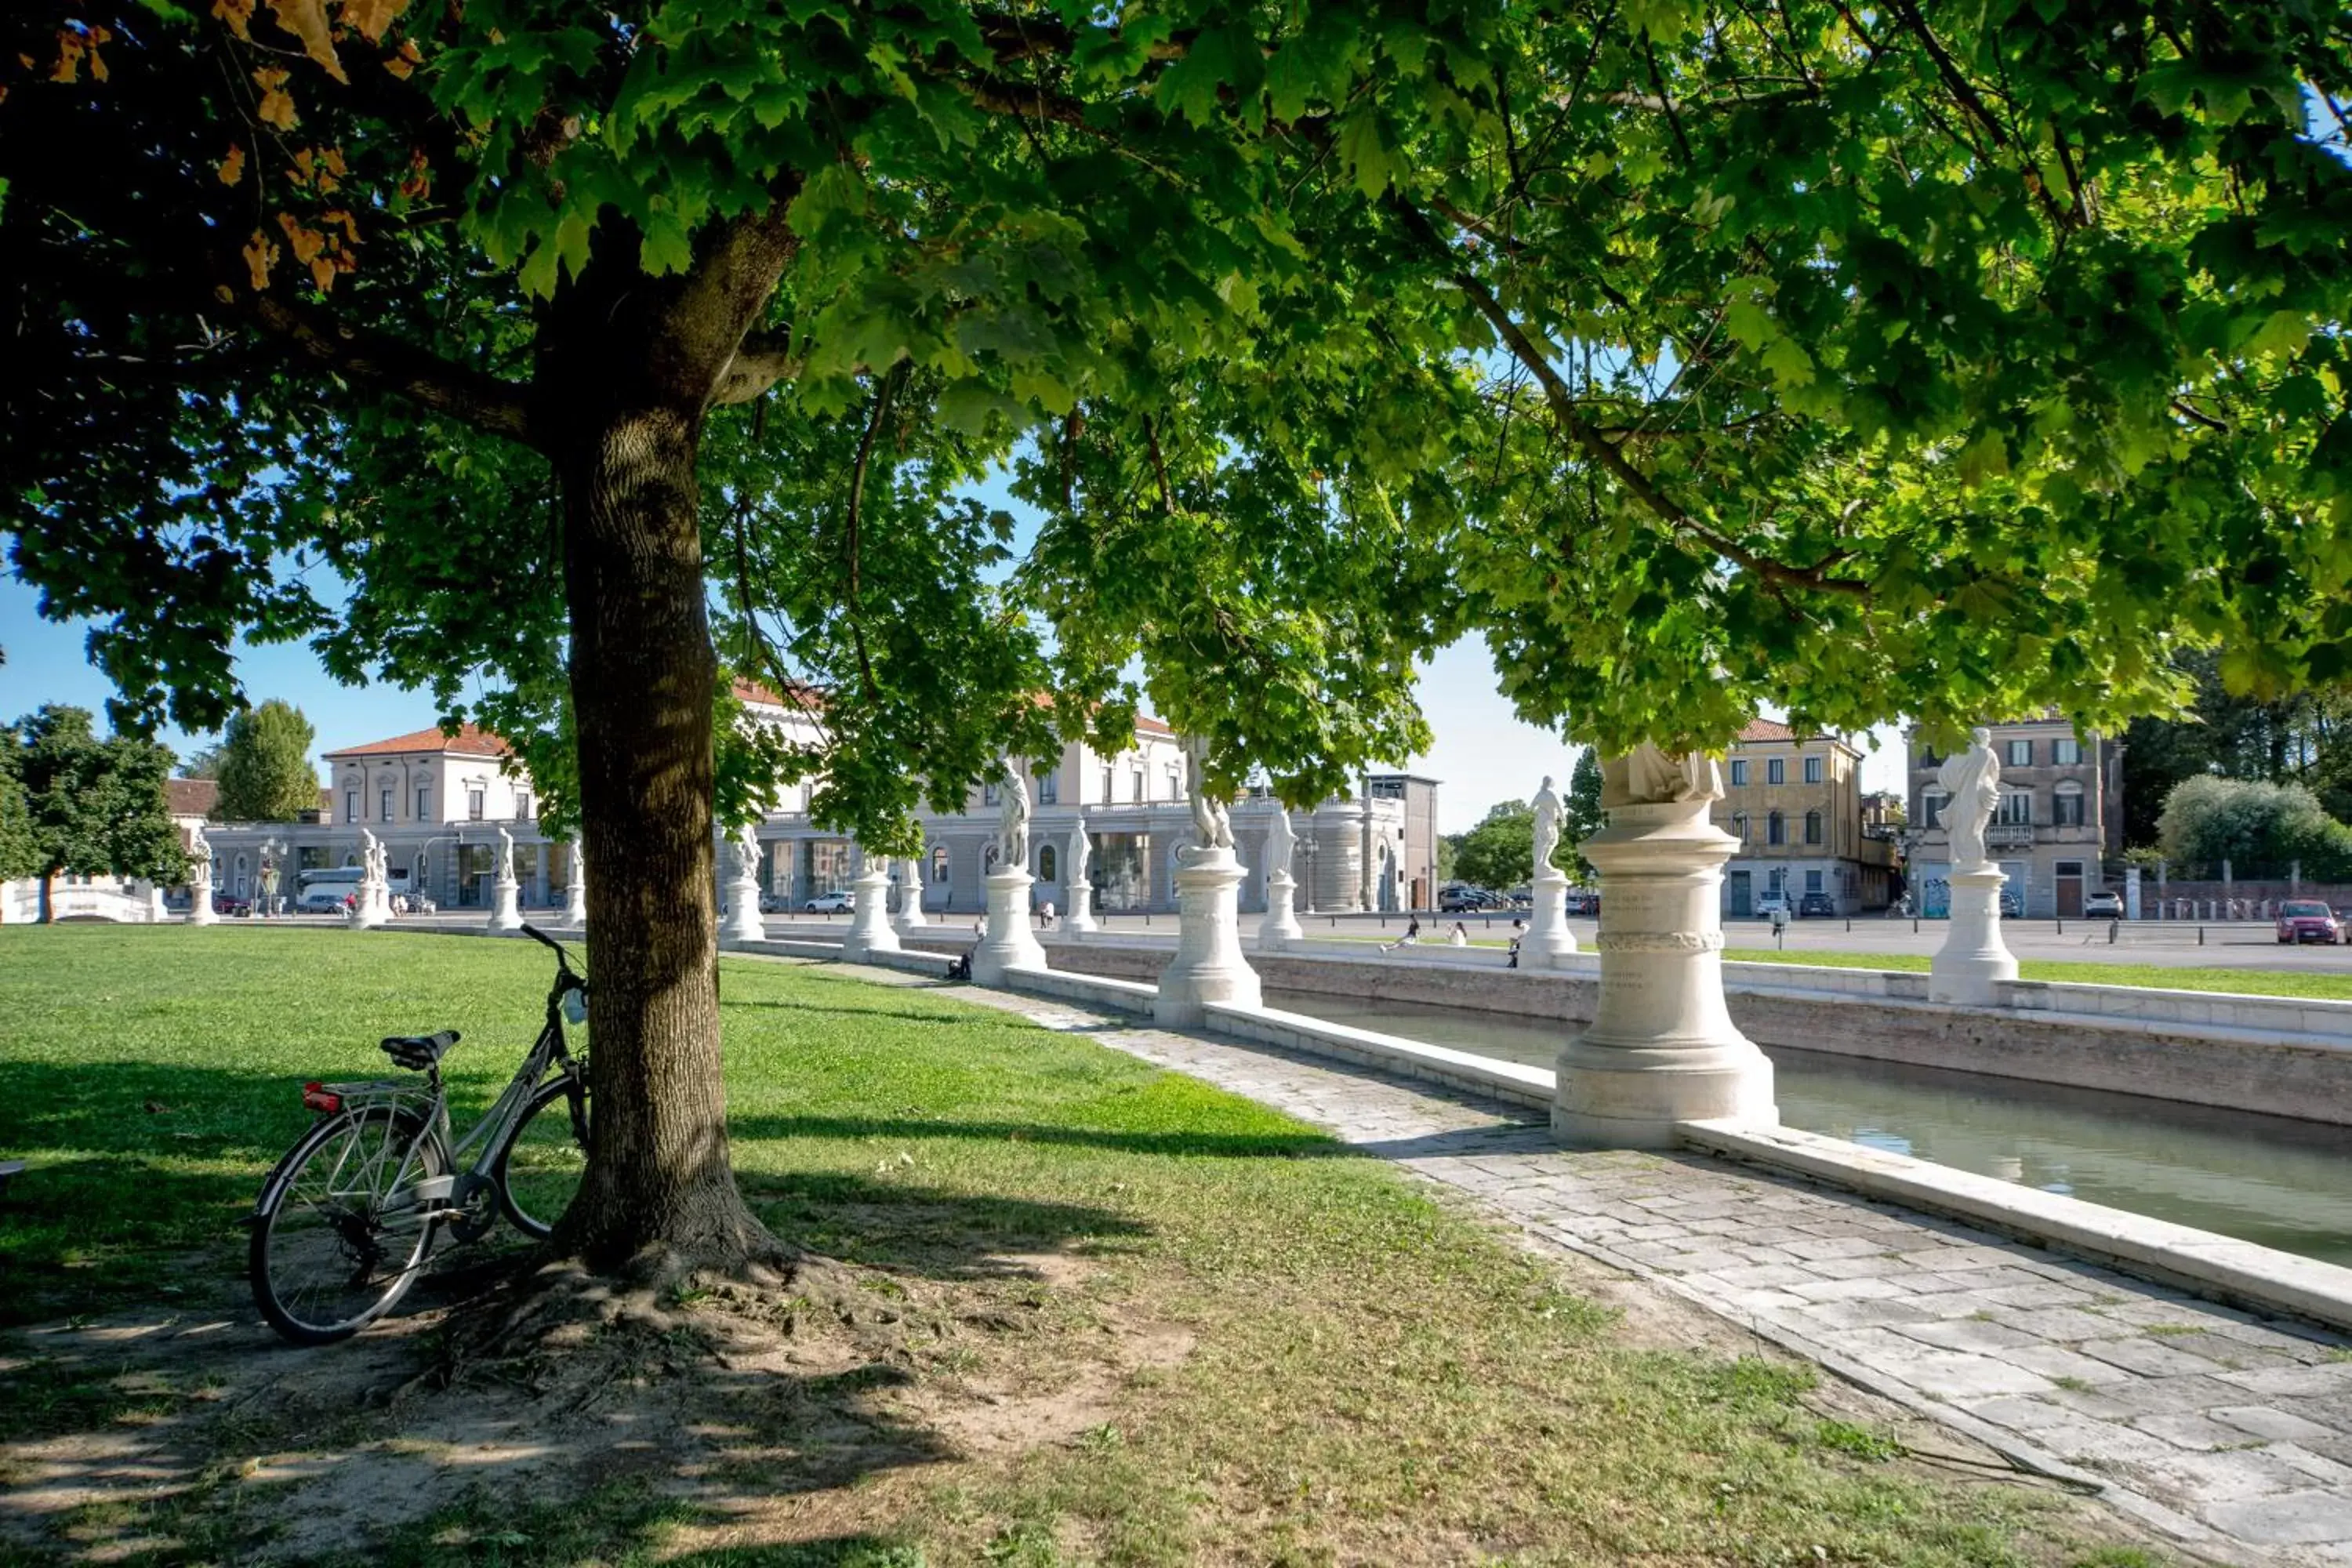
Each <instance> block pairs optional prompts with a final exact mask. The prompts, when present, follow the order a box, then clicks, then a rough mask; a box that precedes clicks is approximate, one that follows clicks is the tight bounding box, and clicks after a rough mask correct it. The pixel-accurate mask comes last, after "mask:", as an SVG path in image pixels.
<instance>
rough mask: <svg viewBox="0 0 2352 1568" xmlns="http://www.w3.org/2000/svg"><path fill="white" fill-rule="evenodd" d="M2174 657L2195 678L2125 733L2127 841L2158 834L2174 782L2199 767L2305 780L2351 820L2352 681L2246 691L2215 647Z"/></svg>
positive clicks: (2333, 810) (2341, 817)
mask: <svg viewBox="0 0 2352 1568" xmlns="http://www.w3.org/2000/svg"><path fill="white" fill-rule="evenodd" d="M2173 665H2174V668H2176V669H2177V670H2178V671H2179V673H2180V675H2181V677H2182V678H2183V679H2185V680H2186V681H2188V682H2189V683H2190V684H2191V686H2192V687H2193V695H2192V696H2191V697H2190V699H2189V703H2188V706H2187V707H2186V708H2185V709H2184V710H2182V711H2181V712H2180V713H2179V714H2178V715H2176V716H2174V717H2170V718H2148V719H2137V720H2134V721H2132V723H2131V725H2130V726H2129V727H2128V728H2127V729H2126V730H2125V731H2124V734H2123V742H2124V757H2123V775H2124V782H2123V790H2124V800H2123V805H2124V842H2125V843H2126V844H2129V845H2153V844H2155V843H2157V842H2158V817H2159V816H2161V814H2162V812H2163V810H2164V805H2165V802H2166V801H2167V800H2168V799H2169V798H2170V796H2171V794H2172V791H2173V788H2174V786H2175V785H2177V784H2180V783H2181V782H2182V781H2183V780H2186V779H2190V778H2194V777H2197V776H2198V775H2199V774H2201V773H2216V774H2219V775H2221V777H2223V778H2231V779H2252V780H2257V781H2261V782H2264V783H2269V784H2307V785H2309V786H2310V787H2311V789H2312V791H2313V793H2314V794H2315V795H2318V797H2319V800H2320V804H2321V805H2323V806H2325V807H2326V810H2327V812H2328V815H2330V816H2334V817H2335V818H2336V820H2338V821H2346V820H2352V690H2347V689H2345V688H2344V687H2343V686H2341V685H2321V686H2317V687H2314V688H2311V689H2305V690H2299V691H2290V692H2284V693H2278V694H2273V695H2271V696H2266V697H2265V696H2252V695H2248V694H2245V693H2242V692H2235V691H2232V690H2231V689H2230V688H2229V686H2228V685H2227V683H2226V682H2225V681H2224V680H2223V679H2222V674H2221V659H2220V657H2219V656H2218V655H2217V654H2215V653H2213V652H2211V651H2197V652H2190V653H2184V654H2181V655H2179V656H2178V657H2176V658H2175V659H2174V660H2173Z"/></svg>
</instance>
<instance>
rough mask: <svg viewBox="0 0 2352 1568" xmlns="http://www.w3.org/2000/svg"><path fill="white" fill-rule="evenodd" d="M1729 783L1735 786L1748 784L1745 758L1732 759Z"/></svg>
mask: <svg viewBox="0 0 2352 1568" xmlns="http://www.w3.org/2000/svg"><path fill="white" fill-rule="evenodd" d="M1731 782H1732V784H1735V785H1738V784H1746V783H1747V782H1748V759H1747V758H1745V757H1734V758H1732V759H1731Z"/></svg>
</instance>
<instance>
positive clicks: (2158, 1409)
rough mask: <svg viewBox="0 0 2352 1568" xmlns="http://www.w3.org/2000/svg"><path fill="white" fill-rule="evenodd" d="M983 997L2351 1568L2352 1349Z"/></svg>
mask: <svg viewBox="0 0 2352 1568" xmlns="http://www.w3.org/2000/svg"><path fill="white" fill-rule="evenodd" d="M971 995H972V997H973V999H974V1000H980V1001H986V1002H991V1003H993V1004H995V1005H1000V1006H1005V1007H1009V1008H1011V1009H1013V1010H1015V1011H1018V1012H1021V1013H1024V1014H1025V1015H1026V1016H1030V1017H1031V1018H1033V1019H1034V1020H1035V1021H1037V1022H1039V1023H1041V1024H1044V1025H1046V1026H1049V1027H1059V1028H1068V1029H1085V1030H1087V1032H1088V1033H1089V1034H1090V1035H1091V1036H1092V1037H1094V1038H1096V1039H1097V1040H1099V1041H1101V1042H1102V1043H1103V1044H1105V1045H1107V1046H1111V1047H1115V1048H1118V1049H1120V1050H1124V1051H1128V1052H1129V1053H1131V1054H1133V1055H1136V1056H1139V1057H1141V1058H1144V1059H1145V1060H1148V1061H1151V1062H1154V1063H1157V1064H1159V1065H1161V1066H1164V1067H1168V1068H1174V1069H1176V1070H1178V1071H1181V1072H1184V1073H1189V1074H1191V1075H1192V1076H1193V1077H1196V1078H1200V1079H1206V1080H1207V1081H1209V1082H1211V1083H1213V1084H1216V1085H1218V1086H1220V1087H1222V1088H1224V1089H1231V1090H1234V1092H1236V1093H1239V1094H1243V1095H1246V1096H1248V1097H1249V1098H1251V1099H1253V1100H1258V1101H1260V1102H1262V1103H1264V1104H1266V1105H1270V1106H1273V1107H1276V1109H1279V1110H1286V1111H1288V1112H1289V1113H1291V1114H1292V1115H1295V1116H1297V1117H1299V1118H1301V1119H1302V1120H1305V1121H1311V1122H1314V1123H1316V1124H1317V1125H1318V1126H1321V1127H1324V1128H1326V1129H1328V1130H1329V1131H1331V1132H1333V1133H1334V1134H1335V1135H1336V1136H1338V1137H1339V1138H1340V1139H1342V1140H1343V1141H1345V1142H1347V1143H1348V1144H1349V1145H1350V1146H1351V1147H1353V1148H1354V1149H1356V1150H1357V1151H1359V1152H1362V1153H1366V1154H1370V1155H1376V1156H1379V1157H1381V1158H1383V1159H1387V1160H1390V1161H1392V1162H1394V1163H1396V1164H1398V1165H1399V1166H1401V1167H1402V1168H1403V1169H1405V1170H1407V1171H1410V1172H1412V1173H1414V1174H1416V1175H1418V1176H1420V1177H1423V1178H1424V1179H1426V1180H1429V1181H1432V1182H1434V1183H1438V1184H1442V1185H1444V1186H1447V1187H1451V1188H1454V1189H1455V1190H1457V1191H1459V1192H1461V1193H1464V1194H1468V1195H1469V1196H1471V1197H1472V1198H1474V1199H1475V1200H1476V1201H1477V1202H1478V1203H1479V1204H1481V1205H1484V1206H1485V1207H1486V1209H1488V1210H1490V1211H1491V1212H1492V1213H1494V1214H1495V1215H1498V1216H1500V1217H1501V1218H1503V1219H1505V1220H1507V1221H1508V1222H1510V1223H1511V1224H1513V1225H1515V1226H1517V1227H1519V1228H1520V1229H1521V1230H1522V1231H1523V1232H1524V1233H1525V1234H1526V1235H1527V1236H1528V1237H1532V1238H1535V1239H1536V1240H1537V1241H1538V1243H1539V1244H1543V1245H1549V1246H1555V1247H1560V1248H1562V1249H1564V1250H1567V1251H1570V1252H1575V1253H1580V1254H1582V1255H1584V1256H1586V1257H1589V1258H1597V1259H1599V1260H1600V1261H1601V1262H1604V1263H1607V1264H1610V1265H1612V1266H1613V1267H1615V1268H1620V1269H1622V1270H1624V1271H1625V1272H1627V1273H1630V1274H1634V1275H1639V1276H1643V1277H1644V1278H1647V1279H1652V1280H1654V1281H1655V1282H1657V1283H1659V1284H1660V1285H1662V1286H1664V1288H1665V1289H1670V1290H1672V1291H1674V1292H1675V1293H1676V1294H1678V1295H1681V1296H1683V1297H1685V1298H1686V1299H1688V1300H1694V1301H1696V1302H1697V1303H1699V1304H1701V1305H1703V1306H1705V1307H1706V1308H1708V1309H1709V1310H1713V1311H1715V1312H1717V1313H1718V1314H1720V1315H1722V1316H1724V1317H1726V1318H1727V1319H1730V1320H1732V1321H1736V1322H1738V1323H1739V1324H1740V1325H1741V1326H1743V1327H1745V1328H1748V1329H1749V1330H1751V1331H1754V1332H1756V1333H1758V1334H1759V1335H1760V1336H1762V1337H1764V1338H1767V1339H1769V1340H1771V1341H1773V1342H1776V1343H1779V1344H1781V1345H1783V1346H1785V1347H1787V1348H1789V1349H1791V1350H1794V1351H1796V1352H1800V1353H1801V1354H1804V1355H1806V1356H1808V1357H1810V1358H1811V1359H1813V1360H1815V1361H1818V1362H1820V1363H1822V1364H1823V1365H1825V1366H1826V1367H1828V1368H1829V1369H1830V1370H1831V1371H1832V1372H1834V1373H1838V1374H1839V1375H1841V1376H1844V1377H1848V1378H1850V1379H1851V1380H1853V1381H1855V1382H1857V1383H1860V1384H1864V1386H1866V1387H1869V1388H1871V1389H1872V1390H1873V1391H1874V1392H1876V1393H1879V1394H1884V1395H1886V1396H1890V1397H1893V1398H1895V1399H1896V1400H1898V1401H1899V1402H1901V1403H1903V1404H1905V1405H1908V1406H1909V1407H1911V1408H1913V1409H1916V1410H1917V1411H1920V1412H1921V1413H1923V1414H1925V1415H1929V1416H1931V1417H1933V1418H1935V1419H1937V1420H1939V1421H1941V1422H1944V1423H1945V1424H1947V1425H1948V1426H1953V1427H1955V1428H1956V1429H1958V1430H1960V1431H1962V1432H1965V1433H1966V1434H1967V1435H1969V1436H1971V1437H1973V1438H1976V1439H1977V1440H1979V1441H1980V1442H1985V1443H1988V1444H1989V1445H1990V1446H1991V1447H1994V1448H1995V1449H1997V1450H1999V1451H2000V1452H2001V1453H2003V1454H2005V1455H2007V1456H2008V1457H2010V1458H2011V1459H2012V1460H2013V1461H2015V1462H2018V1463H2020V1464H2021V1465H2023V1466H2024V1467H2026V1468H2030V1469H2033V1470H2038V1471H2042V1472H2044V1473H2047V1474H2051V1475H2054V1476H2058V1477H2061V1478H2064V1479H2076V1480H2082V1481H2088V1482H2090V1483H2093V1484H2095V1485H2096V1486H2097V1487H2098V1489H2099V1491H2100V1494H2101V1496H2102V1497H2104V1498H2105V1500H2107V1501H2108V1502H2109V1503H2111V1504H2112V1505H2113V1506H2115V1507H2116V1508H2117V1509H2118V1510H2122V1511H2124V1512H2126V1513H2127V1514H2130V1515H2132V1516H2134V1517H2136V1518H2137V1519H2139V1520H2141V1521H2144V1522H2146V1523H2147V1524H2150V1525H2153V1526H2155V1527H2156V1528H2158V1529H2160V1530H2162V1531H2166V1532H2167V1533H2168V1534H2171V1535H2172V1536H2174V1537H2175V1538H2176V1539H2178V1540H2179V1541H2181V1542H2183V1543H2184V1544H2187V1545H2189V1546H2191V1547H2193V1548H2195V1549H2196V1550H2198V1551H2200V1552H2206V1553H2209V1554H2211V1555H2215V1556H2219V1557H2221V1558H2223V1559H2225V1560H2229V1561H2235V1562H2243V1563H2281V1564H2288V1565H2293V1568H2306V1565H2308V1568H2323V1565H2325V1568H2352V1348H2347V1342H2345V1341H2344V1340H2343V1339H2341V1338H2339V1337H2336V1336H2334V1335H2331V1334H2328V1333H2326V1332H2325V1331H2318V1330H2313V1329H2307V1328H2305V1327H2302V1326H2299V1325H2296V1324H2294V1323H2291V1322H2285V1321H2273V1320H2266V1319H2262V1318H2258V1317H2255V1316H2253V1315H2252V1314H2249V1313H2246V1312H2241V1311H2237V1310H2231V1309H2229V1308H2225V1307H2221V1306H2218V1305H2215V1304H2214V1303H2211V1302H2209V1301H2204V1300H2197V1299H2194V1298H2191V1297H2189V1296H2187V1295H2184V1294H2182V1293H2180V1292H2179V1291H2175V1290H2171V1289H2166V1288H2164V1287H2162V1286H2159V1285H2155V1284H2150V1283H2147V1282H2145V1281H2142V1280H2137V1279H2130V1278H2127V1277H2126V1276H2123V1275H2120V1274H2116V1273H2115V1272H2113V1271H2111V1270H2108V1269H2105V1268H2099V1267H2096V1266H2095V1265H2092V1264H2089V1263H2084V1262H2078V1261H2074V1260H2072V1259H2070V1258H2065V1257H2063V1256H2060V1255H2056V1254H2053V1253H2051V1252H2048V1251H2045V1250H2043V1249H2041V1248H2038V1247H2032V1246H2029V1245H2025V1244H2022V1243H2019V1242H2015V1241H2011V1240H2008V1239H2005V1238H2002V1237H1996V1236H1993V1235H1990V1234H1988V1233H1985V1232H1981V1231H1977V1230H1972V1229H1970V1228H1969V1227H1968V1226H1965V1225H1961V1224H1958V1223H1956V1222H1953V1221H1949V1220H1945V1219H1940V1218H1936V1217H1932V1216H1928V1215H1919V1214H1914V1213H1910V1212H1907V1211H1906V1210H1903V1209H1899V1208H1896V1207H1895V1206H1894V1205H1888V1204H1885V1203H1881V1202H1876V1201H1874V1200H1871V1199H1867V1198H1864V1197H1861V1196H1858V1195H1855V1194H1846V1193H1840V1192H1836V1191H1832V1190H1827V1189H1823V1188H1820V1187H1815V1186H1812V1185H1810V1184H1805V1183H1803V1182H1801V1181H1799V1180H1796V1179H1793V1178H1785V1177H1781V1176H1779V1175H1775V1174H1771V1173H1763V1172H1759V1171H1758V1170H1755V1169H1752V1168H1749V1167H1745V1166H1740V1165H1736V1164H1732V1163H1728V1162H1726V1161H1723V1160H1719V1159H1716V1158H1713V1157H1711V1156H1703V1155H1698V1154H1691V1153H1675V1154H1664V1155H1660V1154H1648V1153H1637V1152H1623V1151H1611V1152H1578V1151H1570V1150H1563V1149H1561V1148H1559V1147H1558V1146H1557V1145H1556V1144H1555V1143H1554V1142H1552V1139H1551V1135H1550V1130H1549V1127H1548V1126H1545V1125H1543V1124H1541V1123H1538V1122H1537V1121H1534V1120H1532V1118H1531V1117H1530V1115H1529V1114H1528V1112H1527V1111H1525V1110H1523V1109H1517V1108H1513V1107H1509V1106H1506V1105H1504V1104H1502V1103H1500V1102H1486V1101H1481V1100H1475V1099H1474V1098H1471V1097H1468V1096H1465V1095H1456V1094H1454V1093H1451V1092H1448V1091H1444V1090H1433V1089H1431V1088H1430V1086H1428V1085H1426V1084H1421V1085H1416V1084H1414V1083H1413V1082H1412V1081H1410V1080H1406V1079H1395V1078H1390V1077H1387V1076H1385V1075H1382V1074H1380V1073H1378V1072H1377V1071H1374V1070H1372V1069H1369V1068H1356V1067H1354V1066H1352V1065H1347V1064H1337V1063H1332V1062H1328V1061H1324V1060H1321V1059H1318V1058H1309V1057H1306V1056H1299V1055H1292V1054H1287V1053H1285V1052H1282V1051H1278V1050H1276V1049H1273V1048H1271V1047H1260V1046H1244V1045H1238V1044H1234V1043H1229V1042H1225V1041H1220V1040H1212V1039H1206V1038H1201V1037H1192V1036H1186V1035H1178V1034H1171V1033H1168V1032H1165V1031H1160V1030H1155V1029H1149V1028H1139V1027H1135V1026H1133V1025H1132V1024H1131V1022H1130V1021H1129V1020H1123V1019H1109V1018H1106V1017H1102V1016H1096V1015H1094V1014H1090V1013H1087V1012H1084V1011H1082V1010H1079V1009H1076V1008H1073V1007H1069V1006H1066V1005H1048V1004H1043V1003H1039V1002H1037V1001H1035V1000H1034V999H1029V998H1020V997H1013V996H1005V995H1002V994H990V993H983V992H975V993H971Z"/></svg>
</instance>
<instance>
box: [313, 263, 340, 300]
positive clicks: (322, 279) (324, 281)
mask: <svg viewBox="0 0 2352 1568" xmlns="http://www.w3.org/2000/svg"><path fill="white" fill-rule="evenodd" d="M310 279H311V281H313V282H315V283H316V284H318V285H319V291H320V293H322V294H323V293H325V292H326V291H327V290H328V289H332V288H333V287H334V286H335V264H334V263H333V262H331V261H330V260H328V259H327V258H325V257H323V256H321V257H320V258H317V259H315V260H313V261H312V262H311V263H310Z"/></svg>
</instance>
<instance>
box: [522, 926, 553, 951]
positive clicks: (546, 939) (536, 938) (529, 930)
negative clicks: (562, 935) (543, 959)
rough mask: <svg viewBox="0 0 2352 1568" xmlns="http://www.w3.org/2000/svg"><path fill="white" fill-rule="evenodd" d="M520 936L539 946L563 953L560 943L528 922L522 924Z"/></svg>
mask: <svg viewBox="0 0 2352 1568" xmlns="http://www.w3.org/2000/svg"><path fill="white" fill-rule="evenodd" d="M522 934H523V935H525V936H527V937H529V938H530V940H531V941H533V942H538V943H540V944H541V946H544V947H551V948H553V949H554V950H555V951H556V952H558V953H561V952H562V951H563V944H562V942H558V941H556V940H555V939H554V938H553V937H551V936H550V935H548V934H547V933H546V932H545V931H541V930H540V929H539V928H538V927H537V926H535V925H532V924H531V923H530V921H524V922H523V926H522Z"/></svg>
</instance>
